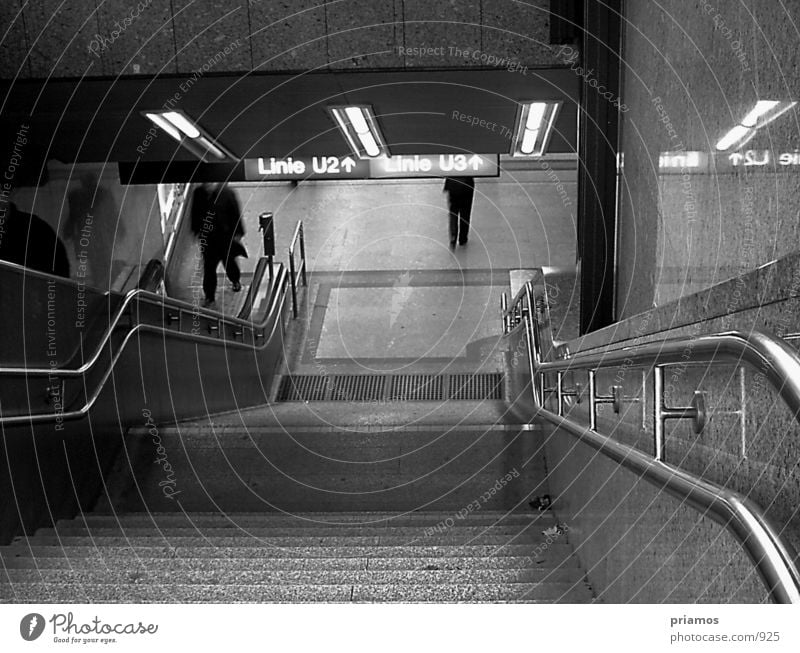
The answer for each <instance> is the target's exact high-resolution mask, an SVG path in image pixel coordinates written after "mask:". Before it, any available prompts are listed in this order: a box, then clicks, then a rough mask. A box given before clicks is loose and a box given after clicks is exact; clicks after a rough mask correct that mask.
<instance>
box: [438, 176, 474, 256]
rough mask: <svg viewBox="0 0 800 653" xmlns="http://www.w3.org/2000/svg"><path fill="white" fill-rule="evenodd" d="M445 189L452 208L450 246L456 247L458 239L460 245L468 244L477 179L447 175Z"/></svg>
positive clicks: (449, 205)
mask: <svg viewBox="0 0 800 653" xmlns="http://www.w3.org/2000/svg"><path fill="white" fill-rule="evenodd" d="M443 190H444V192H445V193H447V205H448V209H449V210H450V247H455V245H456V240H458V244H459V245H466V244H467V240H468V239H469V220H470V216H471V214H472V196H473V194H474V193H475V180H474V179H473V178H472V177H447V178H446V179H445V180H444V188H443Z"/></svg>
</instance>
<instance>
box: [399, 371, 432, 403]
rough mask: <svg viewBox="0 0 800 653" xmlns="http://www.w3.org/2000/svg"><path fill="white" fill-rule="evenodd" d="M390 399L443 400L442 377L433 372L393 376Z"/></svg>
mask: <svg viewBox="0 0 800 653" xmlns="http://www.w3.org/2000/svg"><path fill="white" fill-rule="evenodd" d="M387 399H388V400H389V401H441V400H442V377H441V376H435V375H433V374H403V375H398V376H393V377H392V390H391V392H390V393H389V396H388V397H387Z"/></svg>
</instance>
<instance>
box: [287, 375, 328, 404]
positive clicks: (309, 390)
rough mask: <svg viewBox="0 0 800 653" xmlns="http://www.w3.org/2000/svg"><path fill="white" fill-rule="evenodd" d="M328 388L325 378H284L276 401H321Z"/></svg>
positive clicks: (310, 376)
mask: <svg viewBox="0 0 800 653" xmlns="http://www.w3.org/2000/svg"><path fill="white" fill-rule="evenodd" d="M327 387H328V377H327V376H316V375H308V376H284V377H283V379H282V380H281V385H280V388H279V389H278V397H277V400H278V401H322V400H324V399H325V391H326V390H327Z"/></svg>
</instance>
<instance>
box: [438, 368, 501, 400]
mask: <svg viewBox="0 0 800 653" xmlns="http://www.w3.org/2000/svg"><path fill="white" fill-rule="evenodd" d="M502 398H503V375H502V374H451V375H450V399H460V400H473V401H475V400H480V399H502Z"/></svg>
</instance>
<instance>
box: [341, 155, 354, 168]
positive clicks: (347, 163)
mask: <svg viewBox="0 0 800 653" xmlns="http://www.w3.org/2000/svg"><path fill="white" fill-rule="evenodd" d="M355 164H356V162H355V161H353V159H351V158H350V157H349V156H348V157H345V158H344V159H342V167H343V168H344V169H345V172H350V171H351V170H352V169H353V166H355Z"/></svg>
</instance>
